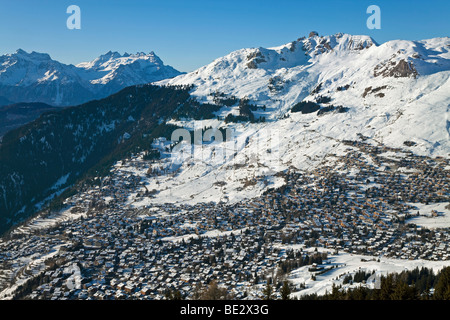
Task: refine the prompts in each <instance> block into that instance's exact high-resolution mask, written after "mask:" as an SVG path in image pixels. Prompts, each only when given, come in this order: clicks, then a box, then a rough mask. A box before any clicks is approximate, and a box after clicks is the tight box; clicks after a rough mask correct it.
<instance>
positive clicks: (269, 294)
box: [263, 280, 273, 300]
mask: <svg viewBox="0 0 450 320" xmlns="http://www.w3.org/2000/svg"><path fill="white" fill-rule="evenodd" d="M263 294H264V300H272V296H273V288H272V285H271V284H270V283H269V280H267V283H266V287H265V288H264V289H263Z"/></svg>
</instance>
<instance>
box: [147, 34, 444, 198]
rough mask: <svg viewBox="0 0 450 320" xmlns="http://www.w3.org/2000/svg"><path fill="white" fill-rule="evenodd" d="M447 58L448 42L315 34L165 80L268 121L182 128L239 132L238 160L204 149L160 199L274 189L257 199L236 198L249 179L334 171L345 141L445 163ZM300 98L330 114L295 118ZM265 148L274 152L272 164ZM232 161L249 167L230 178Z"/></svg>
mask: <svg viewBox="0 0 450 320" xmlns="http://www.w3.org/2000/svg"><path fill="white" fill-rule="evenodd" d="M449 50H450V38H448V37H447V38H436V39H430V40H423V41H403V40H398V41H389V42H387V43H384V44H381V45H379V44H377V43H376V42H375V41H374V40H373V39H371V38H370V37H368V36H352V35H347V34H336V35H332V36H325V37H319V36H316V35H313V36H312V37H309V38H301V39H298V40H297V41H294V42H292V43H288V44H286V45H283V46H280V47H277V48H269V49H264V48H253V49H242V50H238V51H235V52H232V53H231V54H229V55H227V56H225V57H222V58H219V59H216V60H215V61H214V62H212V63H211V64H209V65H206V66H204V67H202V68H200V69H198V70H196V71H193V72H191V73H188V74H185V75H180V76H178V77H176V78H173V79H170V80H164V81H161V82H159V84H162V85H164V84H171V85H180V84H193V85H194V89H193V90H192V94H193V95H194V96H196V98H197V99H198V100H201V101H203V102H209V103H214V99H215V97H217V96H219V95H222V96H225V97H232V96H234V97H237V98H248V99H250V102H251V103H253V104H256V105H258V106H264V108H258V109H257V111H254V114H255V117H265V118H266V119H268V121H267V122H265V123H228V124H224V123H223V121H219V120H207V121H188V122H182V121H181V122H180V121H178V122H177V121H175V122H174V123H175V124H178V125H182V126H186V127H190V128H201V127H209V126H212V127H224V126H225V127H228V128H230V129H232V130H233V131H234V133H235V134H236V142H235V143H234V145H233V146H232V148H234V149H233V151H235V152H236V156H235V157H221V158H220V159H221V160H217V158H218V157H216V160H214V161H213V160H211V159H210V158H209V157H211V156H214V155H215V154H217V153H221V154H226V150H229V149H230V148H231V147H230V144H229V143H228V145H227V143H222V144H218V143H214V144H213V145H212V146H211V145H203V147H202V148H197V149H198V150H202V151H201V152H202V153H201V157H202V158H201V161H195V160H198V159H199V156H198V155H196V154H195V150H194V153H192V155H193V156H192V161H185V162H184V165H185V167H182V169H183V168H184V170H181V171H180V173H179V175H177V176H176V178H172V177H167V178H166V179H167V181H166V182H167V185H166V184H162V187H161V181H158V186H160V189H162V190H164V189H165V187H166V186H167V188H168V191H161V192H160V196H159V197H157V199H160V201H161V202H165V201H169V202H178V201H180V202H196V201H205V200H207V199H208V200H213V201H216V200H219V199H223V197H224V196H225V195H226V196H227V197H228V198H230V199H234V200H236V201H238V200H241V199H245V198H246V197H251V196H254V195H256V194H259V193H260V192H262V190H265V189H266V187H267V186H266V184H267V182H266V184H262V183H261V184H257V185H255V186H254V187H252V188H250V189H251V190H252V191H250V190H249V189H247V190H246V191H247V192H238V190H240V189H239V188H240V187H242V180H243V179H245V178H251V177H258V176H259V177H260V178H261V179H265V178H269V179H270V181H271V182H270V183H269V185H270V186H272V187H273V186H277V185H279V183H280V181H279V179H277V178H276V177H273V174H274V173H275V172H279V171H282V170H286V169H287V168H289V167H290V166H293V167H295V168H297V169H300V170H310V169H313V168H315V167H316V166H317V165H319V164H333V157H332V155H334V154H338V155H343V154H345V146H343V145H342V143H341V142H342V140H345V139H349V140H358V139H360V137H364V139H368V141H370V143H373V144H377V143H379V144H383V145H387V146H390V147H399V148H405V149H406V150H409V151H412V152H413V153H415V154H419V155H431V156H444V157H448V155H449V154H450V132H449V130H450V118H449V104H450V94H449V93H450V81H449V77H450V52H449ZM324 98H326V99H324ZM303 100H304V101H313V102H318V103H319V104H320V105H321V107H322V108H323V110H322V111H324V112H323V113H322V114H320V115H318V114H316V112H314V113H309V114H303V113H300V112H298V113H293V112H291V111H290V110H291V108H292V107H293V106H294V105H295V104H296V103H298V102H300V101H303ZM322 101H323V102H322ZM237 105H238V104H237V103H235V104H234V105H232V106H230V107H227V108H222V109H221V111H220V112H218V113H217V115H218V116H220V117H221V118H222V119H223V118H225V116H226V115H227V114H228V113H234V114H236V112H237V108H238V107H237ZM336 106H343V107H344V108H343V110H345V111H346V112H338V111H336V110H337V109H333V107H336ZM326 107H330V108H329V109H327V108H326ZM325 111H329V112H325ZM246 141H247V142H248V143H246ZM405 143H407V144H408V146H406V145H405ZM222 147H223V149H221V148H222ZM267 149H271V150H272V154H271V157H268V155H267V152H266V150H267ZM220 150H222V151H220ZM197 152H200V151H197ZM255 157H256V158H255ZM253 158H255V159H257V161H255V162H254V164H255V165H254V166H248V163H249V162H248V160H249V159H253ZM271 158H272V160H273V159H274V158H276V160H277V161H275V162H273V161H272V160H271ZM235 161H241V162H243V163H247V165H246V166H243V167H240V168H239V169H237V170H236V169H233V170H231V169H230V168H235V167H233V166H234V163H235ZM274 163H275V164H274ZM263 177H265V178H263ZM217 181H227V183H228V187H227V190H226V191H224V190H222V188H214V187H213V186H214V183H216V182H217ZM153 183H155V182H154V181H153V182H150V185H151V186H152V187H154V186H155V185H153ZM169 190H170V192H169ZM152 201H154V200H152ZM144 203H145V201H144Z"/></svg>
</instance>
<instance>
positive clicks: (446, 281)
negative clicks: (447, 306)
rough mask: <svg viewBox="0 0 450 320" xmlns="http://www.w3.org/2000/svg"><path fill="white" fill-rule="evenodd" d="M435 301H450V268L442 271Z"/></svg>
mask: <svg viewBox="0 0 450 320" xmlns="http://www.w3.org/2000/svg"><path fill="white" fill-rule="evenodd" d="M434 299H437V300H450V267H446V268H444V269H442V271H441V273H440V275H439V278H438V281H437V284H436V287H435V289H434Z"/></svg>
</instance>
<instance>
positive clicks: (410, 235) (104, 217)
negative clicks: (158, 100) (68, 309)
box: [0, 141, 450, 299]
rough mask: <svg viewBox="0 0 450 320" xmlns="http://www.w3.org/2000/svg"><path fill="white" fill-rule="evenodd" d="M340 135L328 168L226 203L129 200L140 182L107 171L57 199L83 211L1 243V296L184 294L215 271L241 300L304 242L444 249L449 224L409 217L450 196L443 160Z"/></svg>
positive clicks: (443, 253) (434, 256)
mask: <svg viewBox="0 0 450 320" xmlns="http://www.w3.org/2000/svg"><path fill="white" fill-rule="evenodd" d="M344 143H345V144H347V145H348V147H349V149H348V150H347V151H348V152H347V153H346V155H344V156H337V155H330V156H331V157H335V158H336V161H335V165H334V167H333V168H331V167H327V166H321V167H317V168H316V169H315V170H312V171H308V172H298V171H296V170H293V169H291V170H288V171H286V172H280V173H278V175H279V176H280V177H283V178H284V180H285V184H284V185H283V186H282V187H280V188H277V189H271V190H267V191H266V192H265V193H264V194H262V195H261V196H259V197H257V198H254V199H251V200H248V201H243V202H239V203H235V204H227V203H222V202H221V203H213V202H210V203H200V204H197V205H195V206H193V205H174V204H160V205H157V204H154V205H149V206H147V207H142V208H139V209H137V208H133V207H131V206H129V205H128V204H127V203H128V202H127V201H128V197H129V195H130V193H132V192H136V191H137V190H140V189H141V188H142V184H141V181H140V179H139V177H138V176H136V175H133V173H132V172H127V174H126V175H125V176H124V174H123V172H122V173H120V172H119V171H120V170H115V171H114V172H115V173H113V174H112V175H111V176H108V177H106V178H103V179H102V181H101V184H100V185H97V186H93V187H91V188H88V189H86V190H85V191H84V192H82V193H80V194H77V195H75V196H73V197H72V198H70V199H68V200H67V204H68V205H70V208H71V209H70V210H71V212H73V214H79V213H82V215H81V218H79V219H68V220H63V221H59V222H58V223H55V224H53V225H51V226H49V227H46V228H41V229H39V228H37V229H30V231H29V232H27V233H21V234H19V233H16V234H11V235H10V236H9V238H5V239H3V240H2V241H1V242H0V291H1V290H2V289H7V288H11V287H12V286H15V288H16V289H15V290H10V292H9V293H8V295H9V297H10V298H11V297H15V298H25V299H164V298H165V297H167V296H168V295H169V294H170V293H173V292H177V293H179V294H180V295H181V296H182V297H183V298H193V297H195V296H196V294H198V291H199V290H200V288H204V287H205V286H207V285H208V283H210V282H211V281H212V280H216V281H217V282H218V283H219V284H220V285H221V286H223V287H225V288H226V289H227V291H228V292H229V293H230V294H232V295H233V296H234V297H235V298H236V299H244V298H245V297H253V298H258V297H262V292H261V286H263V285H264V284H265V283H266V281H267V279H268V278H269V279H271V281H274V283H275V285H277V284H279V283H280V279H281V278H280V277H279V274H280V272H279V271H280V265H281V264H285V265H286V263H287V262H289V261H290V260H293V259H298V257H299V256H302V255H303V256H306V255H307V253H306V251H303V249H305V248H314V247H322V248H327V249H329V250H330V251H329V252H330V253H332V252H349V253H357V254H364V255H369V256H375V257H377V256H378V257H379V256H384V257H394V258H398V259H428V260H447V259H449V257H450V247H449V244H448V243H449V242H448V239H449V237H450V231H449V229H448V228H439V229H432V230H430V229H426V228H423V227H420V226H417V225H415V224H413V223H410V222H409V219H410V218H411V217H413V216H414V215H417V210H416V209H417V208H416V207H415V205H414V204H417V203H421V204H425V205H426V204H432V203H440V202H447V203H448V202H449V201H450V193H449V190H450V186H449V183H450V170H449V166H450V162H449V160H448V159H444V158H435V159H431V158H428V157H420V156H417V155H413V154H412V153H405V152H404V151H403V150H397V149H392V148H387V147H384V146H373V145H370V144H368V143H365V142H364V141H344ZM401 152H402V153H404V154H402V155H401V157H396V156H395V155H396V154H399V153H401ZM134 162H135V163H137V165H139V166H145V162H144V160H142V161H134ZM115 174H116V175H119V174H120V179H119V178H118V177H117V176H115ZM119 180H120V182H121V183H120V184H119V183H117V182H118V181H119ZM141 196H143V197H145V196H146V195H145V194H143V195H141ZM419 214H420V213H419ZM288 246H290V247H291V248H292V247H295V248H297V249H296V250H297V251H296V252H295V254H291V253H290V254H287V251H286V248H287V247H288ZM276 279H277V280H276ZM4 292H5V291H4Z"/></svg>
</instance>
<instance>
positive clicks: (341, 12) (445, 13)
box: [0, 0, 450, 71]
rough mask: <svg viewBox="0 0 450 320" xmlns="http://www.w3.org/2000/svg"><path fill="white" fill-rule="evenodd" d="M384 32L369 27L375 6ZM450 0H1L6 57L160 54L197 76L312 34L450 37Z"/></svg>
mask: <svg viewBox="0 0 450 320" xmlns="http://www.w3.org/2000/svg"><path fill="white" fill-rule="evenodd" d="M72 4H75V5H78V6H79V7H80V9H81V30H69V29H67V27H66V20H67V18H68V17H69V14H67V13H66V9H67V7H68V6H69V5H72ZM371 4H375V5H378V6H379V7H380V9H381V29H380V30H369V29H368V28H367V26H366V20H367V18H368V17H369V14H367V13H366V9H367V7H368V6H369V5H371ZM449 12H450V1H448V0H427V1H417V0H410V1H406V0H395V1H393V0H373V1H365V0H335V1H331V0H330V1H313V0H310V1H302V0H276V1H273V0H271V1H267V0H259V1H256V0H240V1H236V0H227V1H222V0H209V1H204V0H202V1H201V0H198V1H195V0H159V1H152V0H127V1H118V0H70V1H66V0H0V54H5V53H12V52H15V51H16V50H17V49H18V48H21V49H24V50H26V51H38V52H46V53H49V54H50V55H51V57H52V58H53V59H57V60H59V61H62V62H64V63H72V64H76V63H79V62H82V61H89V60H92V59H94V58H96V57H97V56H99V55H100V54H103V53H105V52H107V51H109V50H112V51H118V52H120V53H124V52H129V53H134V52H141V51H144V52H149V51H152V50H153V51H154V52H155V53H156V54H157V55H158V56H160V57H161V59H162V60H163V61H164V62H165V63H166V64H169V65H172V66H173V67H175V68H177V69H179V70H181V71H192V70H194V69H196V68H198V67H200V66H203V65H205V64H207V63H209V62H211V61H213V60H214V59H215V58H218V57H220V56H223V55H226V54H228V53H230V52H231V51H234V50H237V49H241V48H247V47H260V46H261V47H272V46H278V45H281V44H284V43H288V42H291V41H293V40H295V39H297V38H299V37H301V36H307V35H308V34H309V32H310V31H311V30H316V31H318V32H319V34H320V35H328V34H334V33H337V32H344V33H350V34H367V35H370V36H372V37H373V38H374V39H375V40H376V41H377V42H378V43H383V42H385V41H388V40H393V39H408V40H420V39H426V38H432V37H444V36H450V19H448V17H449Z"/></svg>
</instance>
